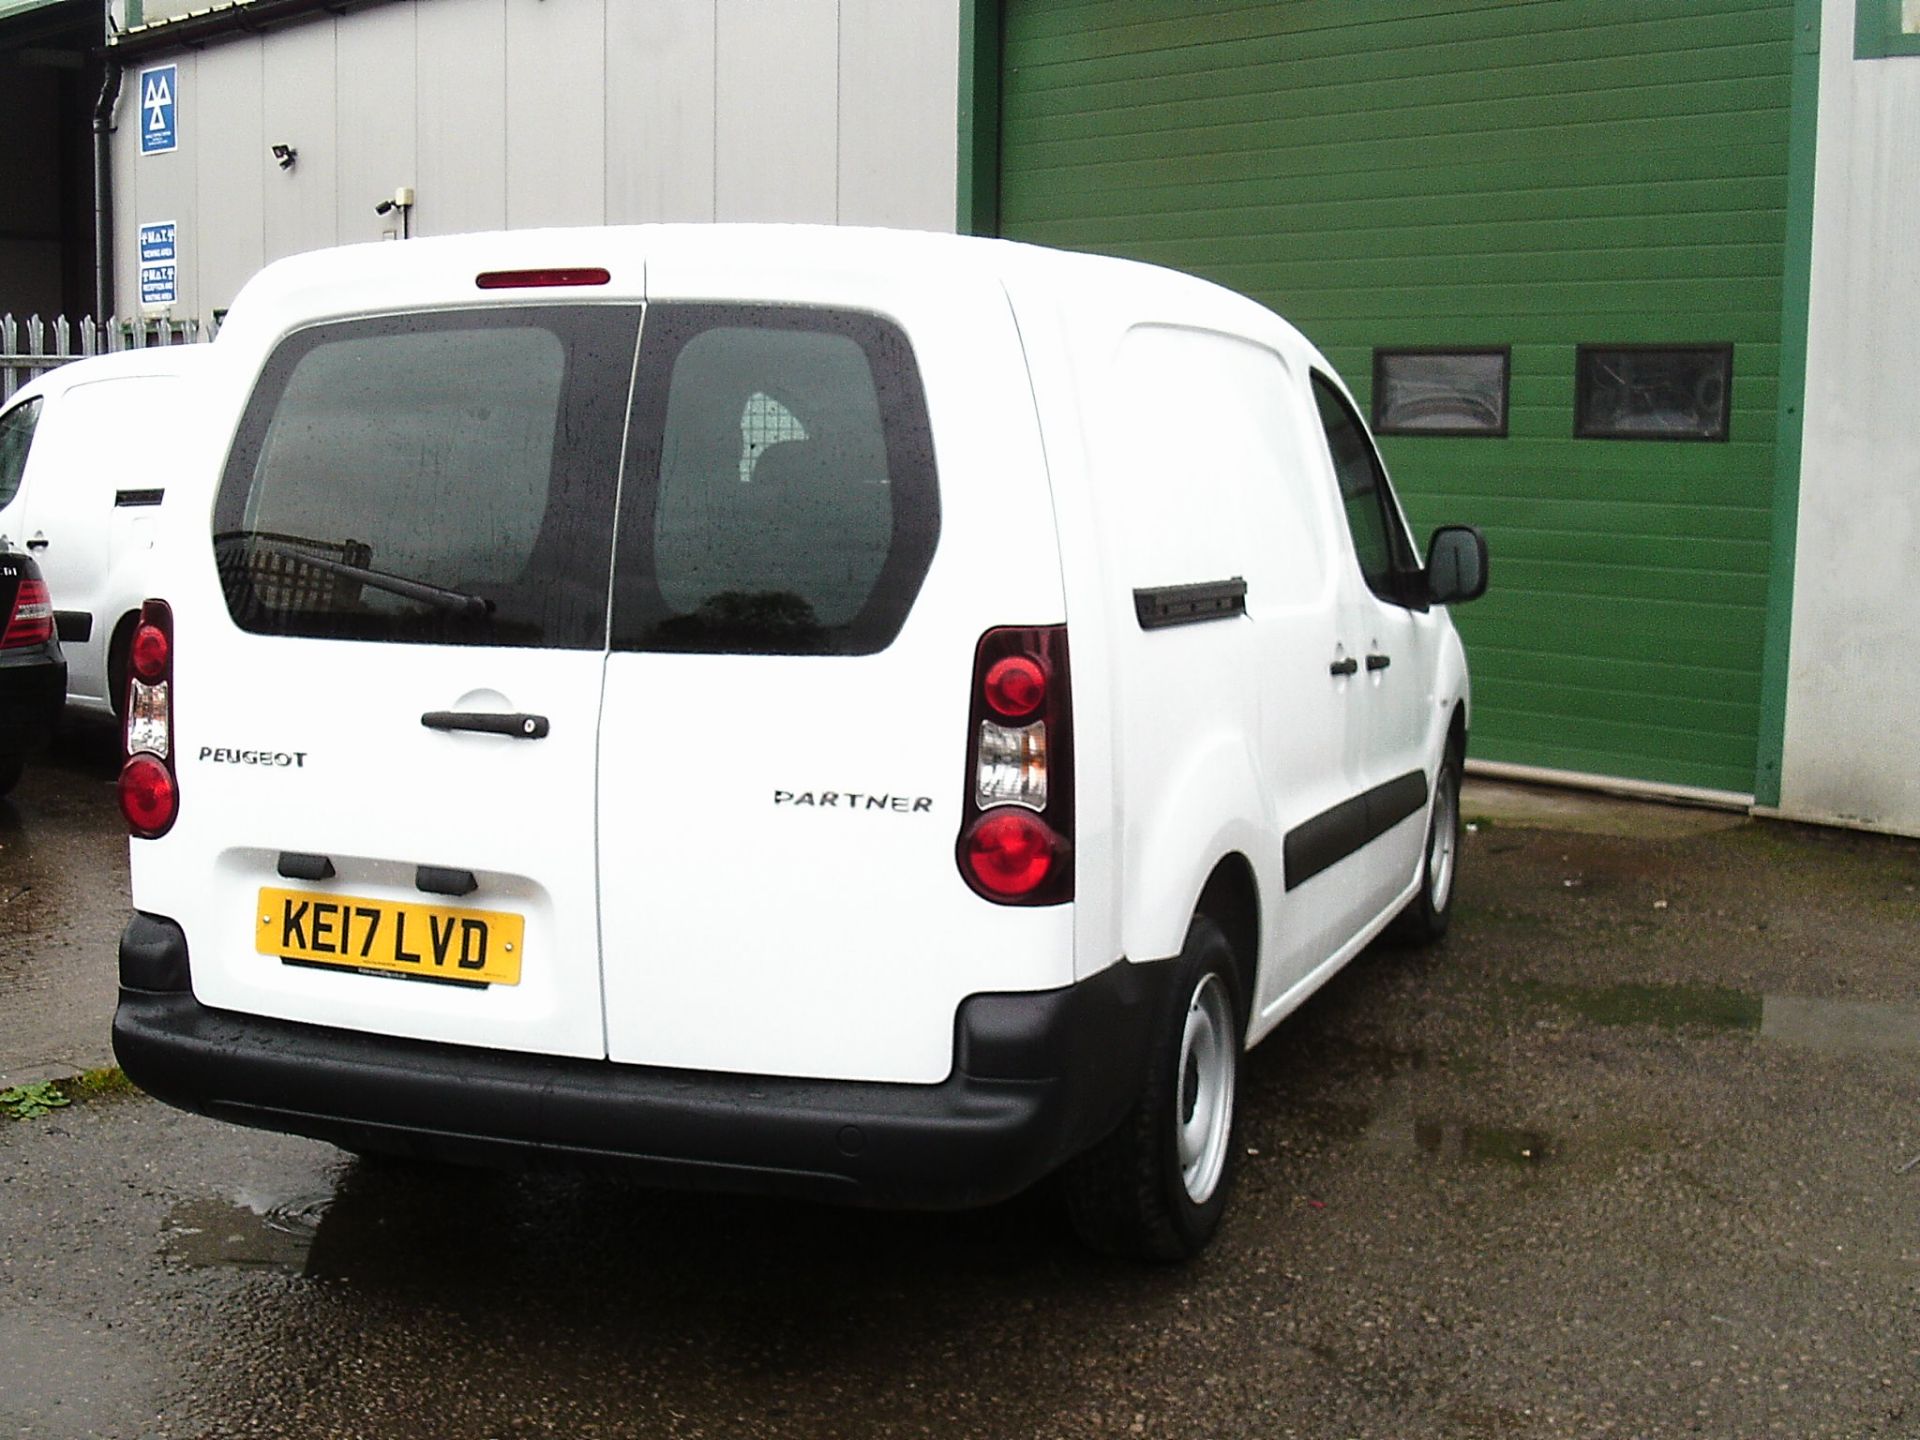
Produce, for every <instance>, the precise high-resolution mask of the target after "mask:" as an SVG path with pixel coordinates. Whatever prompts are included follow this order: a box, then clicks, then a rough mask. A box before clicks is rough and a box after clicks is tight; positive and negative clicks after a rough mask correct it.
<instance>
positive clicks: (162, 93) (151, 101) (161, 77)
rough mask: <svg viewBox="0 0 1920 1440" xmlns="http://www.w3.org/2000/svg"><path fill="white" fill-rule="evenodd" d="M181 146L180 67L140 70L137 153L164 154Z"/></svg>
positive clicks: (161, 66)
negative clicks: (138, 146) (138, 144)
mask: <svg viewBox="0 0 1920 1440" xmlns="http://www.w3.org/2000/svg"><path fill="white" fill-rule="evenodd" d="M179 148H180V67H179V66H178V65H156V66H154V68H153V69H151V70H142V71H141V72H140V153H141V154H142V155H163V154H165V153H166V152H167V151H169V150H177V149H179Z"/></svg>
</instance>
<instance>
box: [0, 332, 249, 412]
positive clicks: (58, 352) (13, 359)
mask: <svg viewBox="0 0 1920 1440" xmlns="http://www.w3.org/2000/svg"><path fill="white" fill-rule="evenodd" d="M214 330H215V327H214V326H212V325H208V326H204V327H203V326H202V325H201V324H200V322H199V321H198V320H117V319H109V320H108V321H107V322H106V324H104V325H102V324H99V323H97V322H96V321H94V320H93V319H91V318H88V319H84V320H82V321H81V322H80V323H79V324H78V325H74V324H72V323H70V322H69V321H68V320H67V318H66V317H65V316H64V315H63V316H61V317H60V318H58V319H56V320H54V321H53V322H52V323H51V324H49V323H48V322H47V321H45V320H42V319H41V318H40V317H39V316H38V315H30V316H28V317H27V318H26V320H25V321H20V320H16V319H14V317H13V316H11V315H0V405H4V404H5V403H6V402H7V401H9V400H11V399H12V398H13V392H14V391H16V390H18V389H19V388H20V387H21V386H22V385H24V384H26V383H27V382H28V381H29V380H32V379H33V378H34V377H35V376H37V375H42V374H45V373H46V372H47V371H49V370H51V369H53V368H54V367H55V366H57V365H64V364H66V363H67V362H68V361H69V360H80V359H84V358H85V357H87V356H89V355H107V354H111V353H113V352H115V351H120V350H143V349H145V348H147V347H148V346H150V345H191V344H194V343H195V342H196V341H206V340H211V339H213V335H214ZM76 342H77V343H76Z"/></svg>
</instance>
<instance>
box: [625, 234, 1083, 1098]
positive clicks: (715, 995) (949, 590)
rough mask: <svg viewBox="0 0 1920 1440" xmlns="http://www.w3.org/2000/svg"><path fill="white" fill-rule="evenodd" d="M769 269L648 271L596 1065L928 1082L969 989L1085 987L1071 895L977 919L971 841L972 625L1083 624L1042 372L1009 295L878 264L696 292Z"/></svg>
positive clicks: (684, 263) (995, 908) (944, 1062)
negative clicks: (965, 813)
mask: <svg viewBox="0 0 1920 1440" xmlns="http://www.w3.org/2000/svg"><path fill="white" fill-rule="evenodd" d="M885 242H886V237H881V238H876V239H875V240H874V241H873V242H872V243H873V244H874V245H875V247H876V249H878V248H879V247H881V246H883V245H884V244H885ZM748 260H752V261H755V262H757V265H758V268H757V269H752V268H750V267H749V264H747V263H741V262H744V261H748ZM723 267H724V268H723ZM797 268H798V267H796V269H797ZM765 269H766V263H765V259H764V255H762V256H759V257H748V256H743V257H738V260H737V261H736V263H735V264H733V265H726V264H725V261H724V260H719V261H714V262H710V268H709V262H705V261H703V259H702V258H701V257H699V256H692V257H687V256H681V255H674V254H654V255H651V256H650V257H649V261H648V310H647V323H646V330H645V335H644V338H643V339H642V342H641V347H640V363H639V366H638V371H637V379H636V384H635V401H634V411H633V425H632V432H631V434H632V439H631V443H630V448H629V451H628V456H627V462H626V466H625V472H624V481H623V485H622V499H621V518H620V534H619V542H618V551H617V560H616V567H615V569H616V575H615V597H614V619H613V639H612V653H611V655H610V656H609V657H608V662H607V690H606V706H605V714H604V719H603V721H602V727H601V762H600V794H601V801H600V833H601V893H602V909H601V916H602V920H601V924H602V943H603V946H604V954H605V961H604V965H605V976H606V995H607V1045H608V1055H609V1058H611V1059H613V1060H616V1061H624V1062H630V1063H639V1064H651V1065H662V1066H670V1067H675V1068H683V1069H695V1070H718V1071H731V1072H746V1073H753V1074H763V1075H784V1076H809V1077H823V1078H844V1079H854V1080H880V1081H897V1082H918V1083H928V1082H935V1081H939V1080H942V1079H944V1078H945V1077H946V1075H947V1074H948V1072H949V1070H950V1069H951V1067H952V1064H953V1036H954V1019H955V1012H956V1009H957V1007H958V1006H959V1004H960V1002H961V1001H962V1000H963V999H964V998H965V997H966V996H968V995H970V994H974V993H977V992H982V991H995V990H1036V989H1044V988H1050V987H1052V986H1057V985H1064V984H1066V983H1068V982H1069V981H1070V980H1071V979H1072V978H1073V969H1072V964H1073V930H1072V924H1073V913H1072V912H1073V907H1072V906H1071V905H1070V904H1055V905H1043V906H1028V907H1019V906H1003V905H996V904H992V903H989V902H987V901H985V900H983V899H981V898H980V897H979V896H978V895H976V894H974V893H973V892H972V891H971V890H970V889H969V888H968V887H967V885H966V883H965V882H964V881H963V879H962V878H961V874H960V870H959V864H958V861H957V858H956V853H955V845H956V841H957V838H958V833H959V827H960V819H961V812H962V801H963V798H964V795H965V793H966V792H965V786H966V785H967V783H968V782H969V779H970V777H969V775H968V773H967V770H966V766H967V763H968V762H967V756H968V753H969V752H968V740H969V737H968V717H969V700H970V685H971V683H972V676H973V670H974V657H975V651H976V648H977V646H978V644H979V641H980V637H981V635H982V634H983V632H985V631H986V630H988V629H990V628H992V627H994V626H996V625H1050V624H1059V623H1061V622H1062V621H1063V620H1064V618H1065V613H1064V600H1063V597H1062V591H1061V583H1060V567H1059V558H1058V544H1057V539H1056V535H1055V530H1054V524H1053V518H1052V505H1051V501H1050V492H1049V488H1048V478H1047V472H1046V466H1045V459H1044V455H1043V452H1042V451H1041V448H1040V444H1039V429H1038V424H1037V420H1036V417H1035V411H1034V401H1033V393H1032V388H1031V385H1030V382H1029V381H1028V379H1027V376H1026V370H1025V365H1024V363H1023V361H1022V358H1021V352H1020V347H1019V337H1018V334H1017V333H1016V331H1015V329H1014V326H1013V321H1012V312H1011V309H1010V307H1009V305H1008V302H1007V298H1006V294H1005V291H1004V290H1003V289H1002V288H1001V287H1000V285H999V284H998V282H997V280H992V279H990V278H989V277H986V276H982V275H978V274H970V273H968V272H966V271H964V270H961V269H960V268H958V267H944V268H942V269H940V270H938V271H929V272H927V273H926V274H925V275H924V276H922V277H920V278H919V279H917V280H916V278H915V277H914V276H913V275H912V273H911V267H910V266H909V265H907V264H905V263H901V262H899V261H898V259H897V257H895V256H893V255H892V254H891V252H889V254H888V255H887V257H885V259H877V260H876V263H875V264H874V265H873V266H872V267H871V271H870V273H869V274H858V273H855V271H854V267H850V266H846V265H844V264H841V265H838V266H836V267H835V273H833V274H830V275H829V274H825V273H822V272H808V273H805V274H798V275H777V274H769V275H767V276H766V278H765V279H764V281H762V283H764V285H765V286H766V288H765V290H764V291H763V292H762V293H763V294H765V295H766V296H767V297H768V298H769V299H775V298H782V297H783V296H784V297H792V296H794V295H803V296H806V297H808V300H807V303H792V301H791V299H789V303H785V304H767V303H755V301H754V300H752V299H750V298H749V299H742V300H740V301H738V302H735V303H714V302H713V301H711V300H708V299H704V298H698V297H710V296H713V295H716V294H719V295H727V294H730V293H731V294H735V295H738V294H739V293H740V289H739V287H740V286H741V284H742V278H743V276H746V275H752V276H754V278H756V279H759V277H760V275H761V274H762V273H763V272H764V271H765ZM679 296H687V297H692V298H689V299H686V300H681V299H678V298H676V297H679Z"/></svg>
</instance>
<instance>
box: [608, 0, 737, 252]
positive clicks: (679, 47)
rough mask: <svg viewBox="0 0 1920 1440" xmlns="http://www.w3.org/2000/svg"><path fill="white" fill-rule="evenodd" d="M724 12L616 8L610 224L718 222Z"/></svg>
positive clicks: (697, 4)
mask: <svg viewBox="0 0 1920 1440" xmlns="http://www.w3.org/2000/svg"><path fill="white" fill-rule="evenodd" d="M715 9H716V5H715V0H683V3H681V4H677V5H620V4H615V5H611V6H609V7H608V9H607V135H608V140H609V143H608V146H607V222H608V223H609V224H613V225H628V224H640V223H643V222H647V221H658V220H694V221H698V220H711V219H713V218H714V210H713V181H714V175H713V163H712V156H713V139H714V32H715V28H716V27H715V23H714V15H715Z"/></svg>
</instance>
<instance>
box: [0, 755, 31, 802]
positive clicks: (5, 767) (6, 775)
mask: <svg viewBox="0 0 1920 1440" xmlns="http://www.w3.org/2000/svg"><path fill="white" fill-rule="evenodd" d="M26 768H27V762H26V761H25V760H23V759H21V758H20V757H19V756H18V755H0V795H10V794H12V793H13V787H14V786H16V785H18V784H19V783H20V775H21V772H23V771H24V770H25V769H26Z"/></svg>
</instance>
